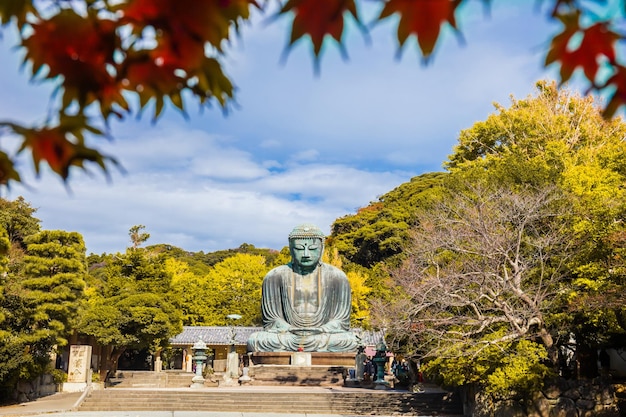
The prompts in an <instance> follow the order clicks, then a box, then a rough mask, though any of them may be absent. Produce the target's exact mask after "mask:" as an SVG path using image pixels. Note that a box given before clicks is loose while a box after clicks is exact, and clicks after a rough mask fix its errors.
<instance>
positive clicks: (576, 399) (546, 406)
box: [472, 378, 626, 417]
mask: <svg viewBox="0 0 626 417" xmlns="http://www.w3.org/2000/svg"><path fill="white" fill-rule="evenodd" d="M472 408H473V413H472V415H473V416H475V417H488V416H489V417H621V416H626V388H625V387H624V385H623V384H612V383H611V382H610V381H606V380H601V379H600V378H597V379H594V380H592V381H586V380H565V379H556V380H552V381H550V382H549V383H548V384H546V386H545V387H544V389H543V390H541V391H540V392H537V393H535V394H534V395H533V396H532V398H525V399H517V400H507V401H500V402H497V403H494V402H493V401H492V400H491V399H489V398H486V396H484V395H481V394H480V393H479V394H477V395H476V396H475V404H474V405H473V407H472Z"/></svg>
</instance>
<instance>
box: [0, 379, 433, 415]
mask: <svg viewBox="0 0 626 417" xmlns="http://www.w3.org/2000/svg"><path fill="white" fill-rule="evenodd" d="M115 389H122V388H115ZM206 389H207V390H216V389H217V390H223V391H227V390H229V391H230V390H236V391H240V392H242V393H244V392H245V391H250V390H252V391H267V390H272V389H280V390H281V392H284V391H285V390H286V389H290V390H293V391H294V392H298V391H302V390H306V391H307V392H311V390H323V391H328V390H331V391H332V390H335V391H347V390H357V391H362V390H363V389H361V388H343V387H333V388H325V387H268V386H246V387H224V388H206ZM431 389H432V390H439V388H437V387H434V386H433V387H426V390H427V391H430V390H431ZM82 395H83V393H81V392H77V393H63V392H59V393H56V394H53V395H49V396H47V397H42V398H39V399H37V400H35V401H30V402H27V403H22V404H16V405H9V406H4V407H0V417H19V416H28V417H36V416H42V417H63V416H67V417H306V416H307V415H306V414H283V413H238V412H237V413H231V412H217V411H215V412H212V411H160V412H154V411H132V412H124V411H99V412H92V411H72V410H73V409H75V407H77V406H78V404H79V403H80V401H81V396H82ZM309 416H315V417H345V415H343V414H342V415H338V414H309ZM377 417H384V416H377ZM404 417H409V416H404Z"/></svg>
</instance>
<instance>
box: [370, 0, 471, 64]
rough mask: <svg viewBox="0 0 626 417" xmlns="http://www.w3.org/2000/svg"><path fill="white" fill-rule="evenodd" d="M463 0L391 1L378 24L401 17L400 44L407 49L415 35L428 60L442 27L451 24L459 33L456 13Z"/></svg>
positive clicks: (398, 33) (387, 3) (384, 9)
mask: <svg viewBox="0 0 626 417" xmlns="http://www.w3.org/2000/svg"><path fill="white" fill-rule="evenodd" d="M462 1H463V0H389V1H387V2H386V3H385V7H384V8H383V10H382V11H381V12H380V15H379V16H378V20H382V19H385V18H387V17H389V16H391V15H393V14H396V13H397V14H398V15H399V16H400V21H399V23H398V32H397V37H398V44H399V45H400V47H402V46H403V45H404V43H405V42H406V40H407V39H408V38H409V36H411V35H412V34H414V35H415V36H416V37H417V42H418V44H419V46H420V50H421V51H422V55H423V56H424V57H425V58H428V57H429V56H430V55H431V54H432V53H433V51H434V49H435V45H436V43H437V40H438V39H439V33H440V31H441V26H442V25H444V24H445V23H448V24H449V25H450V26H451V27H452V28H453V29H457V27H456V20H455V17H454V13H455V11H456V9H457V7H458V6H459V5H460V4H461V2H462Z"/></svg>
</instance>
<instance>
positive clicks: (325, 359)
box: [250, 352, 356, 367]
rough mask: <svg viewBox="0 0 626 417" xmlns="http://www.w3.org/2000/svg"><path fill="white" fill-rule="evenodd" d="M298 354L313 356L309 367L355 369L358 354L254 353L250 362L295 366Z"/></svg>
mask: <svg viewBox="0 0 626 417" xmlns="http://www.w3.org/2000/svg"><path fill="white" fill-rule="evenodd" d="M296 353H306V354H308V355H311V363H310V365H308V366H315V365H325V366H346V367H353V366H354V360H355V356H356V352H253V353H252V354H250V360H251V361H252V363H253V364H254V365H294V364H293V363H292V357H293V355H294V354H296Z"/></svg>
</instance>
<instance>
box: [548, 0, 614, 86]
mask: <svg viewBox="0 0 626 417" xmlns="http://www.w3.org/2000/svg"><path fill="white" fill-rule="evenodd" d="M556 17H557V18H558V19H559V20H560V21H561V23H563V26H564V28H563V31H562V32H561V33H559V34H558V35H556V36H555V37H554V38H553V39H552V43H551V45H550V49H549V51H548V54H547V55H546V59H545V65H546V66H547V65H550V64H552V63H556V62H558V63H560V66H561V69H560V76H561V83H564V82H566V81H567V80H569V79H570V78H571V76H572V74H573V73H574V71H576V69H578V68H580V69H582V70H583V72H584V73H585V77H587V79H588V80H589V81H590V82H591V83H592V84H594V83H595V80H596V76H597V74H598V70H599V68H600V63H601V61H602V60H607V61H608V62H614V61H615V42H616V41H617V40H619V39H621V36H620V35H618V34H617V33H615V32H613V31H611V30H610V29H609V22H606V21H604V22H597V23H595V24H593V25H591V26H589V27H586V28H583V27H582V26H581V25H580V11H577V12H576V13H567V14H561V15H556ZM578 37H580V42H579V43H578V46H577V47H575V46H574V47H573V46H572V45H576V43H577V42H576V41H577V40H578Z"/></svg>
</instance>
